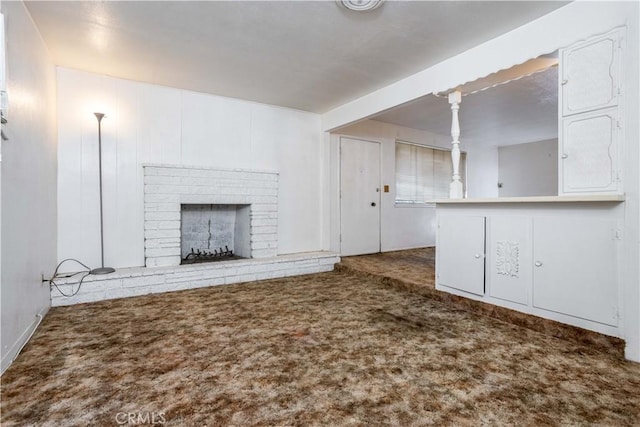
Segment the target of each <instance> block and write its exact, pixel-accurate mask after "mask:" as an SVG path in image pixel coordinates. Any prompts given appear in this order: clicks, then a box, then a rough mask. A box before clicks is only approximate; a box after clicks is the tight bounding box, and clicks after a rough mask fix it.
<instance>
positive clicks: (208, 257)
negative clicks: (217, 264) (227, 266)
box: [181, 246, 243, 264]
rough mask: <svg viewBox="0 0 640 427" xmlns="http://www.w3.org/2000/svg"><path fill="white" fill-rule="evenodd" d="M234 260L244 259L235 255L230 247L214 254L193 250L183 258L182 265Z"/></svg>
mask: <svg viewBox="0 0 640 427" xmlns="http://www.w3.org/2000/svg"><path fill="white" fill-rule="evenodd" d="M233 259H243V257H241V256H238V255H234V253H233V251H232V250H230V249H229V247H228V246H225V247H224V249H223V248H220V249H214V250H213V252H211V251H202V250H200V249H198V250H194V249H193V248H191V252H189V253H188V254H187V256H186V257H184V258H182V262H181V264H198V263H201V262H212V261H229V260H233Z"/></svg>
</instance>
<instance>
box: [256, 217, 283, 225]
mask: <svg viewBox="0 0 640 427" xmlns="http://www.w3.org/2000/svg"><path fill="white" fill-rule="evenodd" d="M251 226H252V227H261V226H267V227H277V226H278V220H277V219H259V218H257V219H256V218H251Z"/></svg>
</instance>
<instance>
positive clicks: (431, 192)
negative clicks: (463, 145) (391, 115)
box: [396, 141, 466, 203]
mask: <svg viewBox="0 0 640 427" xmlns="http://www.w3.org/2000/svg"><path fill="white" fill-rule="evenodd" d="M465 171H466V153H461V155H460V177H461V180H462V182H463V185H464V182H465V178H466V177H465ZM452 175H453V166H452V164H451V151H449V150H443V149H439V148H431V147H423V146H419V145H415V144H410V143H406V142H400V141H398V142H396V202H398V203H424V202H425V201H428V200H434V199H448V198H449V184H450V183H451V177H452Z"/></svg>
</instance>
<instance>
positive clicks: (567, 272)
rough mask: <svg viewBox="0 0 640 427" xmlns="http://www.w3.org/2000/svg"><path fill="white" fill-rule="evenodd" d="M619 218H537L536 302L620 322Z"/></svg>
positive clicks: (608, 322) (594, 318) (614, 323)
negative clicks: (617, 232)
mask: <svg viewBox="0 0 640 427" xmlns="http://www.w3.org/2000/svg"><path fill="white" fill-rule="evenodd" d="M616 228H617V227H616V222H615V221H610V220H601V219H591V218H551V217H550V218H545V217H540V218H534V220H533V260H534V267H533V305H534V306H535V307H538V308H542V309H545V310H551V311H556V312H558V313H563V314H568V315H570V316H575V317H579V318H582V319H587V320H591V321H594V322H599V323H604V324H605V325H611V326H617V325H618V278H617V274H616V271H617V266H618V258H617V246H618V245H617V240H616V237H615V233H616Z"/></svg>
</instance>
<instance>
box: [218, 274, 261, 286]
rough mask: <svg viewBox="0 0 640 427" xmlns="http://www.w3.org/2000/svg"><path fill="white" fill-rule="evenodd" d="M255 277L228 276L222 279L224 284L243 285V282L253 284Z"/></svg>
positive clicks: (251, 275) (242, 275)
mask: <svg viewBox="0 0 640 427" xmlns="http://www.w3.org/2000/svg"><path fill="white" fill-rule="evenodd" d="M256 280H257V279H256V275H255V274H240V275H237V276H228V277H226V278H225V279H224V283H225V284H231V283H243V282H255V281H256Z"/></svg>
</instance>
